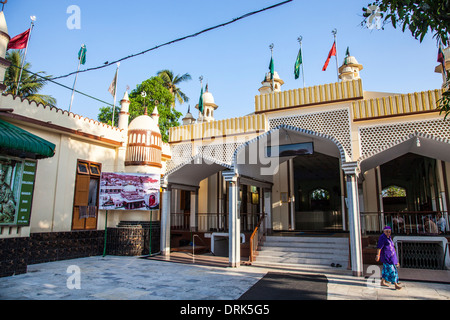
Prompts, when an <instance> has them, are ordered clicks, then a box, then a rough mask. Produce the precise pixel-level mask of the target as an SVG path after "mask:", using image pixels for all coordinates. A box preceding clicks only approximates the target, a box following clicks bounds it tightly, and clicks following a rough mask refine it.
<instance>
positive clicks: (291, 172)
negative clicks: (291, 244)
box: [288, 159, 295, 230]
mask: <svg viewBox="0 0 450 320" xmlns="http://www.w3.org/2000/svg"><path fill="white" fill-rule="evenodd" d="M288 168H289V169H288V172H289V176H288V181H289V195H288V197H289V212H290V217H291V219H290V221H291V230H295V191H294V159H290V160H288Z"/></svg>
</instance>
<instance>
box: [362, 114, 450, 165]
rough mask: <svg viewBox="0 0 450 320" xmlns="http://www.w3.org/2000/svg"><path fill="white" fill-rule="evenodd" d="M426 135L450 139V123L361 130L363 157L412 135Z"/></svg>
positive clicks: (423, 122) (398, 124) (376, 127)
mask: <svg viewBox="0 0 450 320" xmlns="http://www.w3.org/2000/svg"><path fill="white" fill-rule="evenodd" d="M415 133H424V134H429V135H431V136H433V137H436V138H440V139H450V121H448V120H446V121H444V119H433V120H427V121H411V122H402V123H394V124H386V125H374V126H367V127H361V128H359V136H360V141H361V142H360V143H361V157H367V156H369V155H371V154H374V153H376V151H377V150H383V149H384V148H386V147H389V146H390V145H392V144H393V143H395V142H396V141H400V140H403V139H404V138H405V137H407V136H409V135H410V134H415Z"/></svg>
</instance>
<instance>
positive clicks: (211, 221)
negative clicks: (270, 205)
mask: <svg viewBox="0 0 450 320" xmlns="http://www.w3.org/2000/svg"><path fill="white" fill-rule="evenodd" d="M240 217H241V232H252V231H253V230H254V229H255V227H256V225H257V224H258V222H259V213H241V214H240ZM193 220H194V218H193V217H192V216H191V214H190V213H172V214H171V216H170V225H171V229H172V230H179V231H192V230H195V231H198V232H227V231H228V213H198V214H197V217H196V218H195V221H196V222H197V226H195V223H193ZM191 227H192V228H191Z"/></svg>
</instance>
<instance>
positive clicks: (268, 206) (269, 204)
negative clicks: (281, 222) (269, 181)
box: [264, 189, 273, 235]
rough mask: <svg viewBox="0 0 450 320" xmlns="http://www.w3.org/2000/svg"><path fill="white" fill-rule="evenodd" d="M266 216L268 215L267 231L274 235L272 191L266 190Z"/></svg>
mask: <svg viewBox="0 0 450 320" xmlns="http://www.w3.org/2000/svg"><path fill="white" fill-rule="evenodd" d="M264 214H265V215H266V231H267V234H269V235H270V234H272V228H273V227H272V189H264Z"/></svg>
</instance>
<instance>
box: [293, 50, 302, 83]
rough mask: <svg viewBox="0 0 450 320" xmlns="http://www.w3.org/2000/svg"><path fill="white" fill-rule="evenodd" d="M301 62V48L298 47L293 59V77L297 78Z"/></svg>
mask: <svg viewBox="0 0 450 320" xmlns="http://www.w3.org/2000/svg"><path fill="white" fill-rule="evenodd" d="M302 63H303V61H302V49H301V48H300V50H299V51H298V55H297V60H295V69H294V74H295V79H298V77H300V66H301V64H302Z"/></svg>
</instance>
